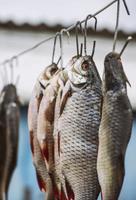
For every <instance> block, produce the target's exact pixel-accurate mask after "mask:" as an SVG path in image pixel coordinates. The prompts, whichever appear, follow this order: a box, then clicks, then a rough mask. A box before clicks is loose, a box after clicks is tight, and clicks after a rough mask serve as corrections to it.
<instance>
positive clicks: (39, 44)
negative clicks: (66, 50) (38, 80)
mask: <svg viewBox="0 0 136 200" xmlns="http://www.w3.org/2000/svg"><path fill="white" fill-rule="evenodd" d="M117 1H118V0H114V1H112V2H110V3H109V4H107V5H106V6H104V7H103V8H102V9H100V10H99V11H97V12H96V13H94V14H93V15H92V17H91V18H93V17H95V16H96V15H98V14H100V13H101V12H103V11H104V10H106V9H107V8H108V7H110V6H111V5H113V4H114V3H115V2H117ZM91 18H90V19H91ZM84 22H85V19H84V20H82V21H81V24H82V23H84ZM76 24H77V22H76V23H75V24H73V25H71V26H69V27H68V28H66V29H65V30H66V31H68V32H70V31H71V30H72V29H74V28H75V27H76ZM59 33H60V34H61V31H60V32H59ZM55 36H56V35H54V36H52V37H49V38H47V39H44V40H42V41H41V42H39V43H37V44H35V45H34V46H32V47H30V48H28V49H26V50H24V51H22V52H20V53H18V54H16V55H14V56H12V57H11V58H9V59H5V60H4V61H3V62H1V63H0V66H2V65H4V64H5V63H7V62H10V61H11V60H12V59H13V58H15V59H18V58H19V57H21V56H23V55H25V54H27V53H29V52H31V51H33V50H34V49H36V48H38V47H39V46H41V45H42V44H44V43H46V42H48V41H50V40H52V39H54V38H55Z"/></svg>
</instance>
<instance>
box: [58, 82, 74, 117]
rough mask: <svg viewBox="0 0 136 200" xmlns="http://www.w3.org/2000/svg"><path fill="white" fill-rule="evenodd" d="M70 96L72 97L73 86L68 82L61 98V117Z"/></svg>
mask: <svg viewBox="0 0 136 200" xmlns="http://www.w3.org/2000/svg"><path fill="white" fill-rule="evenodd" d="M70 95H71V85H70V82H69V81H67V83H66V85H65V87H64V88H63V92H62V97H61V102H60V115H61V114H62V112H63V110H64V107H65V105H66V102H67V99H68V97H69V96H70Z"/></svg>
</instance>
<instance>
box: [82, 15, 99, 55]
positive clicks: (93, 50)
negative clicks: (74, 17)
mask: <svg viewBox="0 0 136 200" xmlns="http://www.w3.org/2000/svg"><path fill="white" fill-rule="evenodd" d="M91 18H94V20H95V25H94V30H95V32H96V29H97V18H96V17H95V16H93V15H91V14H90V15H88V16H87V17H86V19H85V26H84V53H85V55H87V50H86V38H87V21H88V20H89V19H91ZM95 44H96V41H93V49H92V54H91V57H92V58H93V56H94V52H95Z"/></svg>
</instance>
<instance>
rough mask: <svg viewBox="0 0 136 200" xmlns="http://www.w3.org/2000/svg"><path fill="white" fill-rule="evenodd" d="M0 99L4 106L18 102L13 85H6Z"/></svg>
mask: <svg viewBox="0 0 136 200" xmlns="http://www.w3.org/2000/svg"><path fill="white" fill-rule="evenodd" d="M1 94H2V99H3V102H4V103H5V104H8V103H12V102H16V103H17V102H19V100H18V96H17V90H16V87H15V85H13V84H8V85H6V86H5V87H4V88H3V90H2V93H1Z"/></svg>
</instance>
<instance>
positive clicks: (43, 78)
mask: <svg viewBox="0 0 136 200" xmlns="http://www.w3.org/2000/svg"><path fill="white" fill-rule="evenodd" d="M57 71H58V66H57V64H55V63H52V64H51V65H49V66H47V67H46V68H45V70H44V71H43V72H42V73H41V74H40V75H39V77H38V82H39V84H40V86H41V88H42V89H45V88H46V87H47V85H48V84H49V80H50V79H51V78H52V77H53V75H54V74H55V73H56V72H57Z"/></svg>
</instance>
